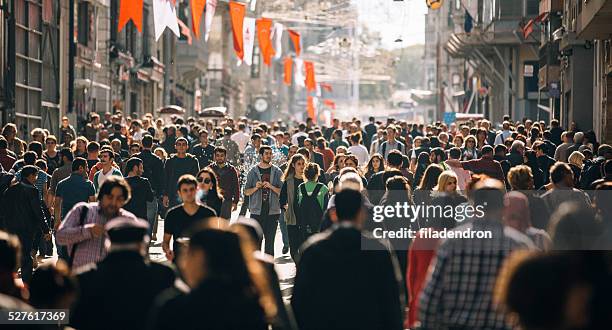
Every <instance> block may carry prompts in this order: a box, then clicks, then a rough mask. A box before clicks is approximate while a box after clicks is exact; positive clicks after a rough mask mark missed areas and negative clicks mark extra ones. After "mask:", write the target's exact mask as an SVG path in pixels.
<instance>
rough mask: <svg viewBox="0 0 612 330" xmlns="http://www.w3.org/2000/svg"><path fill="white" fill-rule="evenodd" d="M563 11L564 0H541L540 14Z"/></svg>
mask: <svg viewBox="0 0 612 330" xmlns="http://www.w3.org/2000/svg"><path fill="white" fill-rule="evenodd" d="M560 11H563V0H540V15H542V14H550V13H554V12H560Z"/></svg>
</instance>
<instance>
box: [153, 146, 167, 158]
mask: <svg viewBox="0 0 612 330" xmlns="http://www.w3.org/2000/svg"><path fill="white" fill-rule="evenodd" d="M154 153H155V155H156V156H157V157H159V158H160V159H161V160H166V159H167V158H168V153H167V152H166V150H164V148H155V151H154Z"/></svg>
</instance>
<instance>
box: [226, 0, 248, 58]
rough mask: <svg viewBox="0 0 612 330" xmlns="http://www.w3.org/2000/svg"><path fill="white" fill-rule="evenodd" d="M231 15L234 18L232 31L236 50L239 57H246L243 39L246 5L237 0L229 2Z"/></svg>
mask: <svg viewBox="0 0 612 330" xmlns="http://www.w3.org/2000/svg"><path fill="white" fill-rule="evenodd" d="M229 10H230V17H231V19H232V31H233V36H234V51H236V56H238V58H239V59H241V60H242V59H243V58H244V48H243V46H244V45H243V44H242V43H243V39H242V28H243V24H244V13H245V10H246V8H245V5H244V4H243V3H239V2H236V1H230V3H229Z"/></svg>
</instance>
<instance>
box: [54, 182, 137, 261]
mask: <svg viewBox="0 0 612 330" xmlns="http://www.w3.org/2000/svg"><path fill="white" fill-rule="evenodd" d="M129 200H130V186H129V185H128V184H127V182H125V179H123V178H122V177H118V176H112V177H109V178H108V179H106V181H104V183H103V184H102V186H101V187H100V191H99V192H98V202H97V203H78V204H76V205H75V206H74V207H73V208H72V210H70V212H68V214H67V215H66V219H65V220H64V221H63V222H62V224H61V225H60V227H59V229H58V231H57V233H56V239H57V243H58V244H61V245H67V246H68V251H69V254H70V260H69V264H70V266H71V267H72V269H77V268H79V267H82V266H84V265H87V264H90V263H97V262H99V261H101V260H102V259H104V257H106V253H107V251H106V248H105V246H104V241H105V239H106V231H105V230H104V225H105V224H106V223H107V222H108V221H110V220H111V219H113V218H116V217H118V216H121V217H126V218H129V219H133V220H136V216H134V215H133V214H132V213H130V212H128V211H125V210H123V209H122V207H123V206H124V205H125V204H126V203H127V202H128V201H129Z"/></svg>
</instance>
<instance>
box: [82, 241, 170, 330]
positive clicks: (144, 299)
mask: <svg viewBox="0 0 612 330" xmlns="http://www.w3.org/2000/svg"><path fill="white" fill-rule="evenodd" d="M174 279H175V275H174V271H173V270H172V269H171V268H170V267H167V266H164V265H161V264H157V263H152V262H151V263H150V262H146V261H145V259H144V258H143V257H142V256H141V255H140V254H139V253H138V252H135V251H118V252H111V253H109V254H108V256H107V257H106V258H105V259H104V260H103V261H101V262H99V263H98V264H97V265H96V266H95V268H93V269H91V270H88V271H86V272H83V273H81V274H79V275H78V282H79V293H80V294H79V299H78V300H77V302H76V303H75V304H74V306H73V309H72V311H71V312H70V323H71V325H72V326H73V327H75V328H77V329H80V330H87V329H100V330H102V329H105V330H106V329H126V330H127V329H130V330H138V329H145V326H146V321H147V318H148V315H149V312H150V309H151V307H152V306H153V302H154V301H155V297H156V296H157V295H158V294H160V293H161V292H162V291H164V290H166V289H168V288H170V287H172V286H173V285H174Z"/></svg>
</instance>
